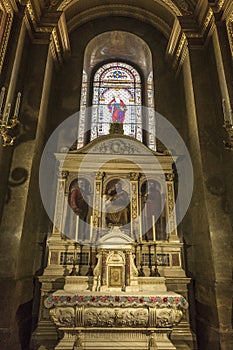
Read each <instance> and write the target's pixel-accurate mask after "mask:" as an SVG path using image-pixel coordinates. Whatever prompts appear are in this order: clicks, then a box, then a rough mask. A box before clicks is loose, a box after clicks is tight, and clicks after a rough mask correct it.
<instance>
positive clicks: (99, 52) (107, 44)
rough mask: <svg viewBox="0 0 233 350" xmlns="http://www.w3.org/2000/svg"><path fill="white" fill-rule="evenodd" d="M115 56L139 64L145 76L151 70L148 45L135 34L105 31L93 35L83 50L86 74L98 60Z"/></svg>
mask: <svg viewBox="0 0 233 350" xmlns="http://www.w3.org/2000/svg"><path fill="white" fill-rule="evenodd" d="M126 48H127V49H126ZM116 57H117V58H118V59H122V60H125V61H130V62H132V63H134V64H135V65H137V66H139V67H140V69H141V70H142V71H143V73H144V76H145V77H147V76H148V75H149V74H150V72H151V71H152V56H151V52H150V49H149V47H148V45H147V44H146V43H145V41H144V40H142V39H141V38H139V37H138V36H136V35H135V34H131V33H128V32H125V31H111V32H105V33H102V34H100V35H97V36H96V37H94V39H92V40H91V41H90V42H89V43H88V45H87V47H86V50H85V58H84V70H85V72H86V73H87V74H88V73H89V72H90V71H91V70H92V68H93V67H95V66H97V65H98V64H99V63H100V62H103V61H107V60H111V59H116Z"/></svg>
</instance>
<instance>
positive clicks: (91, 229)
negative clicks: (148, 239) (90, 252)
mask: <svg viewBox="0 0 233 350" xmlns="http://www.w3.org/2000/svg"><path fill="white" fill-rule="evenodd" d="M92 234H93V217H92V215H91V219H90V243H91V242H92Z"/></svg>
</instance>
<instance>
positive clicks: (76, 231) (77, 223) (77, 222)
mask: <svg viewBox="0 0 233 350" xmlns="http://www.w3.org/2000/svg"><path fill="white" fill-rule="evenodd" d="M78 229H79V216H78V215H77V216H76V230H75V242H78Z"/></svg>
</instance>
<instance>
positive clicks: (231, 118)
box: [229, 109, 233, 125]
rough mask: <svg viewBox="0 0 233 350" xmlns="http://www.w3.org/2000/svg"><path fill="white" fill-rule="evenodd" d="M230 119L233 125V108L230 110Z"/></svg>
mask: <svg viewBox="0 0 233 350" xmlns="http://www.w3.org/2000/svg"><path fill="white" fill-rule="evenodd" d="M229 120H230V124H231V125H233V117H232V110H231V109H230V110H229Z"/></svg>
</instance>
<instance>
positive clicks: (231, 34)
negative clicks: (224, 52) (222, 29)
mask: <svg viewBox="0 0 233 350" xmlns="http://www.w3.org/2000/svg"><path fill="white" fill-rule="evenodd" d="M226 27H227V34H228V39H229V45H230V49H231V55H232V57H233V12H232V13H231V15H230V16H229V17H228V18H227V21H226Z"/></svg>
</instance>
